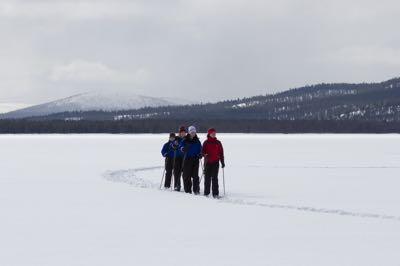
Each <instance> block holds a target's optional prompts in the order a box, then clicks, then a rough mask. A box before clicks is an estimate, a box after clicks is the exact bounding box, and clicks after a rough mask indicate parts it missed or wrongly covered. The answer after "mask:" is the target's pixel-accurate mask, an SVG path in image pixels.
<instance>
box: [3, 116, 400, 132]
mask: <svg viewBox="0 0 400 266" xmlns="http://www.w3.org/2000/svg"><path fill="white" fill-rule="evenodd" d="M191 124H194V125H196V126H197V127H198V128H199V131H200V132H205V131H206V130H207V129H208V128H209V127H216V128H217V129H218V131H219V132H230V133H400V123H399V122H380V121H368V122H366V121H324V120H304V121H274V120H196V121H188V120H178V119H170V120H165V119H148V120H122V121H100V120H99V121H85V120H83V121H64V120H52V121H37V120H36V121H35V120H23V119H21V120H0V134H14V133H22V134H40V133H78V134H79V133H112V134H120V133H125V134H127V133H166V132H174V131H176V130H177V128H178V126H179V125H191Z"/></svg>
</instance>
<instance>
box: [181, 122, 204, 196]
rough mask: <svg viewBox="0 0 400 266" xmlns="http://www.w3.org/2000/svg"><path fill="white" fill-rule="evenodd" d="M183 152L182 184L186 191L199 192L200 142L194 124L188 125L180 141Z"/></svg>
mask: <svg viewBox="0 0 400 266" xmlns="http://www.w3.org/2000/svg"><path fill="white" fill-rule="evenodd" d="M180 147H181V151H182V152H183V154H184V156H183V158H184V159H183V186H184V189H185V192H186V193H192V185H193V193H194V194H196V195H198V194H200V182H199V160H200V158H201V142H200V140H199V138H198V137H197V131H196V128H195V127H194V126H191V127H189V134H188V135H187V136H186V137H185V138H184V139H183V141H182V143H181V146H180ZM192 180H193V182H192Z"/></svg>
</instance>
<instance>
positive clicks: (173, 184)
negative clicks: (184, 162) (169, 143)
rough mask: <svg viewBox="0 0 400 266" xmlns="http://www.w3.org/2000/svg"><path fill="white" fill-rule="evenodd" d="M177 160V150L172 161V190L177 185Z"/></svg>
mask: <svg viewBox="0 0 400 266" xmlns="http://www.w3.org/2000/svg"><path fill="white" fill-rule="evenodd" d="M175 161H176V150H175V151H174V162H173V163H172V176H171V190H173V189H174V187H175Z"/></svg>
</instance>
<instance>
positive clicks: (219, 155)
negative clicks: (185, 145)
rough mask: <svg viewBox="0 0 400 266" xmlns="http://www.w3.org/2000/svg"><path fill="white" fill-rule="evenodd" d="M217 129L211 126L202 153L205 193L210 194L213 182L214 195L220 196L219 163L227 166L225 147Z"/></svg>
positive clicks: (215, 196)
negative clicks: (218, 137)
mask: <svg viewBox="0 0 400 266" xmlns="http://www.w3.org/2000/svg"><path fill="white" fill-rule="evenodd" d="M216 135H217V131H216V130H215V129H214V128H210V129H209V130H208V134H207V140H206V141H204V143H203V149H202V154H203V156H204V164H205V166H204V195H205V196H208V195H209V194H210V187H211V184H212V195H213V197H214V198H218V197H219V187H218V172H219V163H220V162H221V167H222V168H224V167H225V158H224V148H223V146H222V143H221V142H220V141H219V140H218V139H217V137H216Z"/></svg>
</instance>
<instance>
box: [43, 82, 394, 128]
mask: <svg viewBox="0 0 400 266" xmlns="http://www.w3.org/2000/svg"><path fill="white" fill-rule="evenodd" d="M157 105H163V106H162V107H145V108H141V109H134V108H132V110H123V111H120V110H118V111H112V112H110V111H97V112H81V111H80V112H64V113H59V114H52V115H49V116H46V117H41V118H40V119H42V120H55V119H57V120H74V119H79V120H145V119H170V120H172V119H185V120H191V121H196V120H201V119H203V120H204V119H222V120H243V119H247V120H276V121H304V120H316V121H322V120H323V121H355V120H357V121H383V122H400V78H395V79H391V80H388V81H384V82H380V83H361V84H346V83H336V84H318V85H312V86H305V87H301V88H296V89H291V90H288V91H284V92H281V93H277V94H273V95H261V96H254V97H250V98H244V99H236V100H227V101H222V102H218V103H208V104H195V105H186V106H166V105H167V104H156V106H157ZM148 106H150V105H148Z"/></svg>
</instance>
